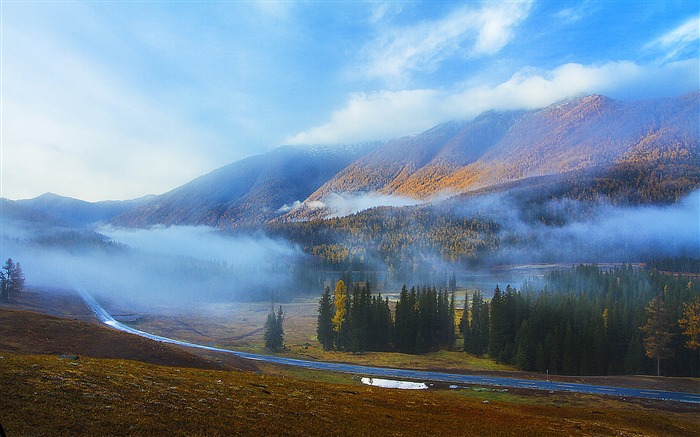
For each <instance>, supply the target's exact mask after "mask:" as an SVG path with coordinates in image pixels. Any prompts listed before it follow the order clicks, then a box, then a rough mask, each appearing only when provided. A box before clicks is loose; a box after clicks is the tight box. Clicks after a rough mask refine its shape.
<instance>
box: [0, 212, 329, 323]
mask: <svg viewBox="0 0 700 437" xmlns="http://www.w3.org/2000/svg"><path fill="white" fill-rule="evenodd" d="M20 230H21V229H20V228H19V227H18V226H17V225H16V224H15V226H5V227H4V230H3V250H2V252H3V255H2V256H3V259H7V258H8V257H11V258H13V259H14V260H17V261H19V262H20V263H21V264H22V268H23V271H24V274H25V276H26V278H27V283H28V284H29V285H32V286H37V287H51V288H64V289H76V288H83V289H86V290H88V291H89V292H91V293H93V294H94V295H95V296H96V297H99V298H101V299H104V300H106V301H107V302H112V303H114V304H115V305H119V306H121V305H123V306H124V307H126V308H141V309H146V308H154V307H157V306H160V305H165V304H167V305H172V306H182V307H187V306H189V305H191V304H192V303H197V302H217V301H236V300H272V299H275V300H284V299H288V298H289V297H290V296H291V295H292V294H294V293H298V292H299V290H296V289H295V290H294V293H292V291H291V290H290V287H292V286H294V284H293V278H294V276H295V272H296V269H298V267H297V264H298V263H300V262H302V261H303V259H304V257H305V255H304V254H303V253H302V252H301V250H300V249H299V248H298V247H296V246H294V245H291V244H289V243H288V242H285V241H282V240H273V239H271V238H268V237H266V236H265V235H263V234H251V235H248V236H236V237H232V236H230V235H226V234H222V233H221V232H218V231H216V230H215V229H212V228H207V227H154V228H151V229H122V228H115V227H102V228H98V229H97V230H94V231H93V230H86V229H73V230H66V229H54V230H53V231H51V230H48V229H45V230H43V231H42V232H41V233H38V232H30V231H26V230H24V232H23V233H21V234H20V233H18V232H17V231H20ZM5 231H8V232H12V231H14V232H15V235H21V237H22V238H19V237H16V236H11V235H8V234H7V233H6V232H5ZM314 291H316V290H314Z"/></svg>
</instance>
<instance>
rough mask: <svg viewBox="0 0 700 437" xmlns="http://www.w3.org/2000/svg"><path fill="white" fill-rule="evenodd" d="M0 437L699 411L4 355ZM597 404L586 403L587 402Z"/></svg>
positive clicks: (668, 417) (512, 421)
mask: <svg viewBox="0 0 700 437" xmlns="http://www.w3.org/2000/svg"><path fill="white" fill-rule="evenodd" d="M0 386H1V387H2V389H3V396H2V397H1V398H0V399H1V400H0V420H1V421H2V423H3V426H4V427H5V430H6V431H7V433H8V435H11V436H13V435H207V436H212V435H234V434H246V435H591V434H596V435H698V434H700V423H699V422H700V421H699V419H698V415H697V413H698V411H697V410H696V411H686V412H678V411H676V412H669V411H659V410H653V409H648V408H646V407H644V406H641V405H635V404H623V403H621V402H617V401H613V400H609V399H600V398H595V397H591V398H590V401H585V402H584V404H585V405H586V406H570V405H565V404H562V405H561V406H557V407H551V406H537V405H523V404H517V403H511V402H507V401H499V400H496V399H494V398H492V399H493V400H492V401H491V402H490V403H489V404H484V403H482V399H483V396H480V397H478V398H466V397H459V396H456V395H454V394H452V393H453V392H448V393H446V392H440V391H422V392H407V391H397V390H386V389H377V388H371V387H365V386H361V385H358V383H356V382H354V381H353V380H351V379H349V378H348V380H347V382H346V384H332V383H325V382H308V381H303V380H299V379H294V378H285V377H283V376H276V375H264V374H262V375H261V374H256V373H251V372H239V371H220V370H218V371H217V370H201V369H192V368H174V367H164V366H157V365H153V364H146V363H140V362H135V361H127V360H108V359H93V358H81V359H80V360H78V361H72V360H67V359H60V358H58V357H56V356H50V355H48V356H47V355H43V356H38V355H18V354H14V353H10V354H3V355H2V358H0ZM593 405H595V407H593Z"/></svg>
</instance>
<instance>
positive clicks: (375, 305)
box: [316, 279, 455, 353]
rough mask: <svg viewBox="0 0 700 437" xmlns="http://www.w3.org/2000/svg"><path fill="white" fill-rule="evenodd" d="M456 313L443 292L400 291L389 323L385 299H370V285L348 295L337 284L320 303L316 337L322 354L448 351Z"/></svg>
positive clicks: (356, 287)
mask: <svg viewBox="0 0 700 437" xmlns="http://www.w3.org/2000/svg"><path fill="white" fill-rule="evenodd" d="M454 312H455V303H454V295H453V294H452V293H449V292H448V291H447V290H440V291H438V290H437V289H436V288H435V287H428V286H423V287H412V288H411V289H410V291H409V290H408V289H407V287H406V286H405V285H404V286H403V288H402V290H401V294H400V295H399V300H398V302H396V309H395V314H394V315H393V317H392V311H391V307H390V304H389V299H388V298H386V297H385V298H382V296H381V294H378V295H376V296H372V292H371V286H370V283H369V282H367V283H364V284H357V283H356V284H354V285H353V289H352V292H348V289H347V286H346V285H345V282H344V281H343V280H342V279H341V280H339V281H338V282H337V283H336V286H335V290H334V291H333V295H332V296H331V292H330V287H326V289H325V292H324V293H323V296H322V297H321V299H320V301H319V308H318V323H317V331H316V333H317V338H318V340H319V342H320V343H321V344H322V345H323V348H324V349H325V350H342V351H350V352H362V351H399V352H406V353H423V352H428V351H431V350H437V349H440V348H447V349H449V348H451V347H452V345H453V343H454V340H455V322H454Z"/></svg>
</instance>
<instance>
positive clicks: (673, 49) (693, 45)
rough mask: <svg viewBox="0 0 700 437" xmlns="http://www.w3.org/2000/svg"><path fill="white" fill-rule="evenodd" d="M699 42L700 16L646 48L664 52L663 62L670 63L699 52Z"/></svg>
mask: <svg viewBox="0 0 700 437" xmlns="http://www.w3.org/2000/svg"><path fill="white" fill-rule="evenodd" d="M698 40H700V16H695V17H692V18H690V19H688V20H686V21H685V22H683V23H682V24H681V25H680V26H678V27H676V28H675V29H673V30H671V31H669V32H667V33H665V34H663V35H661V36H660V37H658V38H656V39H655V40H653V41H651V42H650V43H649V44H647V46H646V48H647V49H648V50H658V51H662V52H663V53H664V57H663V60H664V61H668V60H672V59H679V58H680V57H682V56H684V55H687V54H688V53H689V52H690V51H693V50H694V51H697V48H698Z"/></svg>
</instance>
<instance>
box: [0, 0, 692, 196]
mask: <svg viewBox="0 0 700 437" xmlns="http://www.w3.org/2000/svg"><path fill="white" fill-rule="evenodd" d="M0 7H1V8H2V19H1V21H2V44H1V45H2V59H1V67H2V193H1V195H2V196H3V197H7V198H11V199H17V198H29V197H34V196H37V195H40V194H42V193H44V192H55V193H58V194H61V195H66V196H71V197H76V198H80V199H84V200H102V199H127V198H134V197H138V196H142V195H145V194H149V193H156V194H157V193H162V192H165V191H168V190H170V189H172V188H175V187H176V186H178V185H181V184H183V183H185V182H187V181H189V180H191V179H193V178H194V177H197V176H199V175H201V174H203V173H206V172H208V171H210V170H213V169H215V168H217V167H220V166H223V165H225V164H228V163H230V162H232V161H235V160H238V159H242V158H245V157H247V156H250V155H255V154H260V153H265V152H267V151H268V150H270V149H272V148H274V147H277V146H279V145H282V144H312V143H353V142H361V141H368V140H376V139H388V138H393V137H397V136H402V135H409V134H414V133H418V132H421V131H423V130H425V129H428V128H430V127H432V126H433V125H435V124H438V123H440V122H444V121H447V120H451V119H468V118H471V117H474V116H476V115H478V114H479V113H481V112H483V111H486V110H491V109H496V110H508V109H521V108H526V109H533V108H539V107H544V106H547V105H550V104H553V103H556V102H557V101H560V100H563V99H566V98H568V97H572V96H578V95H584V94H591V93H599V94H605V95H608V96H610V97H613V98H617V99H639V98H648V97H656V96H671V95H677V94H682V93H685V92H689V91H692V90H696V89H698V86H699V84H698V82H699V80H700V79H699V77H700V71H699V62H700V61H699V56H700V55H699V53H698V52H699V50H698V47H699V45H700V41H699V35H700V7H699V6H698V3H697V1H695V0H688V1H672V0H670V1H655V0H646V1H634V0H630V1H627V0H617V1H602V0H600V1H575V2H564V1H552V0H549V1H543V0H540V1H522V2H519V1H504V2H501V1H485V2H454V1H450V2H436V1H431V2H417V1H415V2H351V1H343V2H332V1H331V2H275V1H259V2H256V1H246V2H237V1H232V2H231V1H229V2H214V1H212V2H188V1H181V2H169V1H159V2H145V1H144V2H142V1H99V2H97V1H94V2H72V1H34V2H26V1H22V2H12V1H3V2H2V3H1V6H0Z"/></svg>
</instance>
